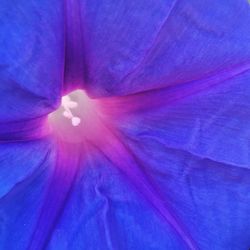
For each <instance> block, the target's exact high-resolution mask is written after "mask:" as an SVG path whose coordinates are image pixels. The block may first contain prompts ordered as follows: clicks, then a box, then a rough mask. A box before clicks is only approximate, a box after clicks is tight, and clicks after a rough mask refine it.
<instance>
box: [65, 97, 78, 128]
mask: <svg viewBox="0 0 250 250" xmlns="http://www.w3.org/2000/svg"><path fill="white" fill-rule="evenodd" d="M61 105H62V107H63V108H64V111H63V116H64V117H66V118H68V119H70V120H71V124H72V126H78V125H79V124H80V123H81V119H80V118H79V117H77V116H74V115H73V113H72V111H71V109H74V108H76V107H77V106H78V103H77V102H74V101H72V100H71V99H70V96H68V95H66V96H63V97H62V103H61Z"/></svg>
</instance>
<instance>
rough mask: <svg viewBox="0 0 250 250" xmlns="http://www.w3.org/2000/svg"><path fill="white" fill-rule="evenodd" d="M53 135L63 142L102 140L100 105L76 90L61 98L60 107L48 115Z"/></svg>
mask: <svg viewBox="0 0 250 250" xmlns="http://www.w3.org/2000/svg"><path fill="white" fill-rule="evenodd" d="M49 123H50V125H51V127H52V130H53V133H54V134H56V135H57V136H59V137H60V138H61V139H62V140H64V141H69V142H82V141H83V140H84V139H88V140H93V139H95V140H98V141H99V140H100V138H102V135H101V134H102V127H103V124H102V121H101V114H100V103H99V102H98V101H96V100H94V99H91V98H90V97H88V95H87V94H86V93H85V92H84V91H83V90H76V91H73V92H71V93H69V94H68V95H66V96H63V97H62V100H61V106H60V107H59V109H58V110H56V111H55V112H53V113H52V114H50V115H49Z"/></svg>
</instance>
